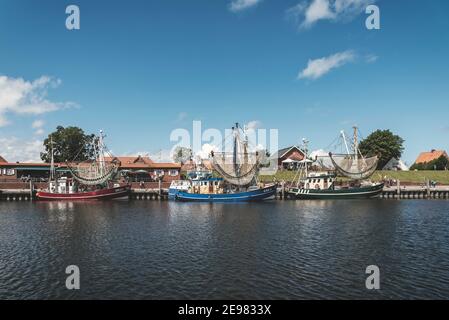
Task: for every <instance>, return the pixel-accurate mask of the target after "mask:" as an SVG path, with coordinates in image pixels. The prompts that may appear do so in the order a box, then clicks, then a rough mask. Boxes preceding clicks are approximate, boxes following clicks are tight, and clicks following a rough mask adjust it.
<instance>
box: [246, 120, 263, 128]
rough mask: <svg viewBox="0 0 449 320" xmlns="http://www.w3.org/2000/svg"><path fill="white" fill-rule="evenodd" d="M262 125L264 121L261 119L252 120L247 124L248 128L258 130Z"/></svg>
mask: <svg viewBox="0 0 449 320" xmlns="http://www.w3.org/2000/svg"><path fill="white" fill-rule="evenodd" d="M260 127H262V122H260V121H259V120H254V121H250V122H248V123H247V124H246V125H245V128H246V130H257V129H258V128H260Z"/></svg>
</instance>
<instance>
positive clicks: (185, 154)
mask: <svg viewBox="0 0 449 320" xmlns="http://www.w3.org/2000/svg"><path fill="white" fill-rule="evenodd" d="M192 156H193V152H192V149H189V148H185V147H181V146H177V147H176V148H175V151H174V152H173V161H174V162H176V163H185V162H187V161H189V160H191V159H192Z"/></svg>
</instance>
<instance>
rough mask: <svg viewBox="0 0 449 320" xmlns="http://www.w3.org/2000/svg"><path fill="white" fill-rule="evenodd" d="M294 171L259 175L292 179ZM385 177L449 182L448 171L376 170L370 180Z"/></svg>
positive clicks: (285, 179)
mask: <svg viewBox="0 0 449 320" xmlns="http://www.w3.org/2000/svg"><path fill="white" fill-rule="evenodd" d="M295 175H296V171H279V172H278V173H276V175H274V176H260V177H259V179H260V180H261V181H263V182H272V181H293V179H294V178H295ZM385 176H386V177H387V179H393V180H399V181H401V182H408V183H416V184H422V183H425V182H426V180H427V179H429V180H433V181H436V182H438V183H440V184H449V171H376V172H375V173H374V174H373V176H372V177H371V180H373V181H380V180H382V179H383V178H384V177H385Z"/></svg>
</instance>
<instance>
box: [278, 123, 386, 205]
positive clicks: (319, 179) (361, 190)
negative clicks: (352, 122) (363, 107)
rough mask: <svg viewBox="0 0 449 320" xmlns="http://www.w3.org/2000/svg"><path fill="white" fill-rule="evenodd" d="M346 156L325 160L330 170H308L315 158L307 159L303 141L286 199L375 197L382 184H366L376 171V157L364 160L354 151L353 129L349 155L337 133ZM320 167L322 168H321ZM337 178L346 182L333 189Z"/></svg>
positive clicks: (347, 148) (330, 157) (358, 151)
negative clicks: (301, 157)
mask: <svg viewBox="0 0 449 320" xmlns="http://www.w3.org/2000/svg"><path fill="white" fill-rule="evenodd" d="M341 137H342V140H343V141H344V146H345V148H346V151H347V153H346V154H332V153H329V155H328V157H329V159H330V161H331V163H332V165H333V170H316V171H314V172H313V171H311V170H310V168H309V167H311V166H312V165H313V164H314V163H316V162H317V160H318V159H315V161H314V160H312V159H309V158H308V150H307V143H308V141H307V140H305V139H303V144H304V148H303V149H304V153H305V158H304V160H303V161H301V164H300V168H299V171H298V173H299V174H298V175H297V176H298V179H297V180H296V185H294V186H291V187H289V188H287V196H288V197H289V198H292V199H300V200H313V199H370V198H376V197H378V196H379V195H380V194H381V193H382V190H383V188H384V184H383V183H374V182H370V181H368V180H367V179H368V178H369V177H370V176H372V174H373V173H374V171H375V170H376V168H377V164H378V161H379V159H378V157H377V156H374V157H371V158H365V157H364V156H363V155H362V154H361V152H360V150H359V148H358V138H357V137H358V135H357V128H356V127H354V140H353V152H350V148H349V144H348V142H347V139H346V135H345V133H344V132H343V131H342V132H341ZM321 167H322V166H321ZM338 175H340V176H343V177H345V178H348V179H349V181H347V182H346V183H344V184H343V183H342V184H340V185H338V186H337V177H338Z"/></svg>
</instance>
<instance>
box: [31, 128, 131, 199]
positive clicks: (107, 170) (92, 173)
mask: <svg viewBox="0 0 449 320" xmlns="http://www.w3.org/2000/svg"><path fill="white" fill-rule="evenodd" d="M104 137H105V136H104V135H103V132H102V131H100V136H99V137H98V139H96V143H94V144H93V150H94V154H95V157H94V159H93V160H91V161H89V162H84V163H79V164H77V165H76V166H75V165H72V164H70V163H66V165H67V168H68V170H69V171H70V173H71V175H72V177H73V178H67V177H60V178H57V177H56V170H55V165H54V152H53V142H52V143H51V145H52V147H51V170H50V181H49V184H48V189H47V190H44V191H38V192H37V193H36V197H37V198H38V199H39V200H57V201H63V200H68V201H75V200H76V201H78V200H108V199H116V198H126V197H128V196H129V194H130V192H131V187H130V186H129V185H119V184H113V183H112V179H113V178H114V176H115V175H116V174H117V171H118V165H117V164H116V163H114V162H106V161H105V153H108V155H109V156H111V155H110V153H109V151H108V150H107V148H106V146H105V144H104V142H103V139H104ZM110 158H113V157H110Z"/></svg>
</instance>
